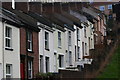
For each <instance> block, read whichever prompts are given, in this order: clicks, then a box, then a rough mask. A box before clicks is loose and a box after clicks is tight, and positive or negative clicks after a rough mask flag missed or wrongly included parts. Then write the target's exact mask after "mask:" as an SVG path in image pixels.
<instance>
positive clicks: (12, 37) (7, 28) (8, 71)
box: [0, 8, 21, 79]
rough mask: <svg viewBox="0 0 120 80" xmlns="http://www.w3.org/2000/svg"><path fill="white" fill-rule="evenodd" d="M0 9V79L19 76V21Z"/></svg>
mask: <svg viewBox="0 0 120 80" xmlns="http://www.w3.org/2000/svg"><path fill="white" fill-rule="evenodd" d="M0 10H1V13H0V20H1V21H0V26H1V27H0V44H1V45H0V79H2V78H20V74H19V73H20V26H21V22H20V21H19V20H17V19H16V18H15V17H14V16H13V15H14V14H11V13H10V12H9V11H8V10H5V9H3V8H1V9H0ZM13 17H14V18H13Z"/></svg>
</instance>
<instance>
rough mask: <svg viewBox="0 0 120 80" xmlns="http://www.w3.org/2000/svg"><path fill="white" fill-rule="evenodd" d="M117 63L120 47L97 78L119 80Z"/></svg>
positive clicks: (119, 57)
mask: <svg viewBox="0 0 120 80" xmlns="http://www.w3.org/2000/svg"><path fill="white" fill-rule="evenodd" d="M119 61H120V45H119V47H118V49H117V50H116V52H115V54H114V55H113V57H112V59H111V60H110V63H109V64H108V65H107V66H106V68H105V69H104V71H103V72H102V73H101V74H100V75H99V76H98V78H117V79H119Z"/></svg>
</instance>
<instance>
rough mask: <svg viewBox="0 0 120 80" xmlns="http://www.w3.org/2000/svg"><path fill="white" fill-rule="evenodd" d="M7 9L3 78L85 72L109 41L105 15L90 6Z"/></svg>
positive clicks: (0, 61) (0, 49)
mask: <svg viewBox="0 0 120 80" xmlns="http://www.w3.org/2000/svg"><path fill="white" fill-rule="evenodd" d="M21 5H23V6H21ZM86 6H87V7H86ZM3 8H5V9H3ZM3 8H1V10H3V13H1V15H0V17H1V19H2V20H1V24H0V25H1V27H0V38H1V39H2V40H1V39H0V44H2V45H0V71H2V73H0V79H1V78H6V77H9V78H22V79H25V78H27V79H33V78H36V74H38V73H48V72H52V73H60V71H62V70H65V71H82V70H83V68H84V66H85V65H86V64H92V61H93V58H92V57H91V55H92V53H91V50H95V49H96V48H98V47H100V46H101V45H103V44H104V41H105V38H106V23H105V22H106V20H105V15H104V14H103V13H101V12H100V11H99V10H96V9H95V8H93V7H91V6H89V5H88V4H81V3H40V2H38V3H36V2H20V3H19V2H14V5H13V4H12V3H11V2H5V3H3ZM9 27H10V28H9ZM14 56H15V57H14ZM13 57H14V58H13ZM7 71H8V72H7ZM1 75H2V76H1Z"/></svg>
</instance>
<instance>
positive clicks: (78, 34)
mask: <svg viewBox="0 0 120 80" xmlns="http://www.w3.org/2000/svg"><path fill="white" fill-rule="evenodd" d="M77 40H80V30H79V29H78V28H77Z"/></svg>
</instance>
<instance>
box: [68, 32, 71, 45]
mask: <svg viewBox="0 0 120 80" xmlns="http://www.w3.org/2000/svg"><path fill="white" fill-rule="evenodd" d="M68 45H69V46H71V45H72V38H71V31H68Z"/></svg>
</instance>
